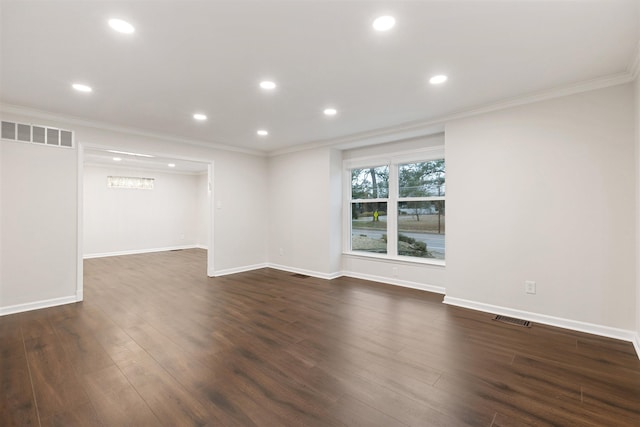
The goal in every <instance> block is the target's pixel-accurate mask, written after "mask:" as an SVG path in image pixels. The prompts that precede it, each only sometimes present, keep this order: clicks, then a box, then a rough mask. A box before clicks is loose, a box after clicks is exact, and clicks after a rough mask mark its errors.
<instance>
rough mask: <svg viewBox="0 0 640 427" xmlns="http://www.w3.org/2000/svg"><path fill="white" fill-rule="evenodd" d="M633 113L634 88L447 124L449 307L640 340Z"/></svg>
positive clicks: (597, 92) (505, 111)
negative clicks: (532, 291) (485, 309)
mask: <svg viewBox="0 0 640 427" xmlns="http://www.w3.org/2000/svg"><path fill="white" fill-rule="evenodd" d="M632 112H633V88H632V86H631V85H630V84H626V85H620V86H616V87H610V88H606V89H601V90H597V91H592V92H587V93H581V94H577V95H572V96H567V97H563V98H558V99H554V100H549V101H544V102H539V103H535V104H530V105H525V106H521V107H516V108H511V109H508V110H502V111H497V112H493V113H488V114H483V115H478V116H475V117H471V118H466V119H461V120H457V121H453V122H451V123H448V124H447V126H446V131H445V132H446V133H445V135H446V156H447V157H446V158H447V214H448V218H447V300H448V301H449V302H454V303H456V302H460V301H456V299H458V300H466V301H473V302H478V303H481V304H490V305H495V306H498V307H507V308H510V309H514V310H518V311H524V312H530V313H536V314H541V315H545V316H552V317H557V318H562V319H570V320H571V321H577V322H586V323H589V324H592V325H600V326H604V327H610V328H619V329H621V330H626V331H632V330H635V329H636V320H635V312H636V307H635V286H636V285H635V279H634V275H635V262H636V256H635V242H634V240H635V227H636V223H635V212H636V209H635V164H634V130H633V128H634V119H633V113H632ZM525 280H534V281H536V282H537V294H536V295H527V294H525V292H524V281H525Z"/></svg>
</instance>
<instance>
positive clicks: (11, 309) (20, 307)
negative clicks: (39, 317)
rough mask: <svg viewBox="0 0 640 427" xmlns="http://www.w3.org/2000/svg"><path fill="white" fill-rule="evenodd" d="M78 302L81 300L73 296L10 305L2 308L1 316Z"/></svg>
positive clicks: (0, 309) (0, 310) (0, 308)
mask: <svg viewBox="0 0 640 427" xmlns="http://www.w3.org/2000/svg"><path fill="white" fill-rule="evenodd" d="M78 301H80V300H78V297H77V295H71V296H68V297H61V298H53V299H48V300H43V301H34V302H28V303H24V304H16V305H10V306H7V307H0V316H6V315H8V314H15V313H22V312H24V311H31V310H39V309H41V308H49V307H56V306H58V305H64V304H72V303H74V302H78Z"/></svg>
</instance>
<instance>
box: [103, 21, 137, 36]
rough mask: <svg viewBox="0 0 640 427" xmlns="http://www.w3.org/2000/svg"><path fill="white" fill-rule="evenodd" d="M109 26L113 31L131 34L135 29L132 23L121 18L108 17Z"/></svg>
mask: <svg viewBox="0 0 640 427" xmlns="http://www.w3.org/2000/svg"><path fill="white" fill-rule="evenodd" d="M109 26H110V27H111V28H113V29H114V30H115V31H117V32H119V33H124V34H131V33H133V32H134V31H135V30H136V29H135V28H133V25H131V24H129V23H128V22H127V21H123V20H122V19H109Z"/></svg>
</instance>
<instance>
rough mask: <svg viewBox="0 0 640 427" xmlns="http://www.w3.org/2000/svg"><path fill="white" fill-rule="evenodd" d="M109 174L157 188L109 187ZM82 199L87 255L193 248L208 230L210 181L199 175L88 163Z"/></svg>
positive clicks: (85, 168)
mask: <svg viewBox="0 0 640 427" xmlns="http://www.w3.org/2000/svg"><path fill="white" fill-rule="evenodd" d="M108 176H130V177H144V178H153V179H154V188H153V190H134V189H119V188H108V187H107V177H108ZM200 186H205V189H204V190H203V189H201V188H199V187H200ZM202 196H204V198H205V200H204V201H200V200H199V197H202ZM83 200H84V233H83V236H84V245H83V250H84V255H85V257H90V256H97V255H108V254H120V253H133V252H143V251H152V250H163V249H164V250H166V249H170V248H177V247H184V246H191V247H194V246H197V245H198V238H199V237H200V236H201V235H202V234H203V233H204V232H203V231H201V230H199V229H198V228H199V227H201V228H206V227H205V224H204V223H202V219H203V218H202V214H201V210H204V207H205V205H206V202H208V197H207V195H206V180H205V181H203V180H202V179H201V178H200V177H199V176H198V175H195V174H191V175H188V174H179V173H170V172H166V173H162V172H157V171H153V170H145V169H131V168H123V167H106V166H98V165H88V164H85V166H84V199H83Z"/></svg>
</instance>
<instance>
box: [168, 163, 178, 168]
mask: <svg viewBox="0 0 640 427" xmlns="http://www.w3.org/2000/svg"><path fill="white" fill-rule="evenodd" d="M167 166H169V167H170V168H175V167H176V164H175V163H169V164H167Z"/></svg>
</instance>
